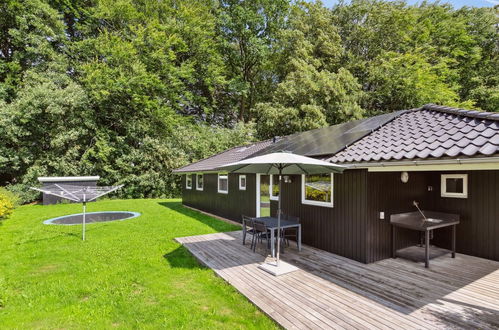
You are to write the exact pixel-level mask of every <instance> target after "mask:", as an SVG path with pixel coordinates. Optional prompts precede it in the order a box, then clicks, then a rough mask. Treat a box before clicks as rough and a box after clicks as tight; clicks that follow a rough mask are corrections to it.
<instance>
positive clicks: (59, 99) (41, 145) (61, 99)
mask: <svg viewBox="0 0 499 330" xmlns="http://www.w3.org/2000/svg"><path fill="white" fill-rule="evenodd" d="M64 70H65V66H57V65H50V66H48V68H47V69H46V70H44V71H41V72H40V71H39V70H38V68H36V69H31V70H28V71H27V72H26V73H25V77H24V81H25V83H24V84H23V86H22V87H21V88H20V89H19V91H18V93H17V96H16V98H15V99H14V100H13V101H12V102H10V103H8V104H6V103H5V102H3V103H2V102H0V131H1V132H2V139H1V141H0V155H1V156H0V172H1V173H3V175H4V180H5V181H8V182H10V183H25V184H33V183H35V182H36V178H37V177H38V176H40V175H43V174H46V173H59V175H82V174H85V173H88V172H86V171H85V166H82V165H81V164H80V163H79V161H80V155H81V154H83V153H84V152H85V148H86V146H87V145H88V142H89V141H90V140H91V139H92V136H93V133H94V131H95V127H94V124H93V120H92V119H93V118H92V113H89V112H87V111H86V109H87V106H88V103H87V95H86V94H85V91H84V90H83V89H82V88H81V86H79V85H78V84H77V83H75V82H73V81H72V80H71V79H70V78H69V77H68V76H67V75H66V74H65V72H64Z"/></svg>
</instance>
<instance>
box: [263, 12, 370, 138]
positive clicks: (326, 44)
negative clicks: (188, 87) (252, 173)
mask: <svg viewBox="0 0 499 330" xmlns="http://www.w3.org/2000/svg"><path fill="white" fill-rule="evenodd" d="M331 21H332V17H331V12H330V11H329V10H328V9H326V8H324V7H323V6H322V4H321V3H315V4H310V3H306V2H300V3H298V4H297V5H296V6H295V7H294V8H293V11H292V16H290V18H289V28H288V29H286V30H284V31H283V32H282V39H281V42H282V49H283V54H285V56H284V57H283V61H282V63H281V67H282V69H281V70H282V72H284V73H285V74H284V78H283V80H282V81H281V82H280V83H279V84H278V85H277V88H276V90H275V92H274V93H273V95H272V102H264V103H260V104H258V105H257V107H256V114H257V123H258V127H257V130H258V133H259V135H260V136H261V137H271V136H274V135H286V134H290V133H294V132H296V131H304V130H309V129H313V128H318V127H322V126H325V125H327V124H329V125H333V124H337V123H341V122H344V121H348V120H351V119H358V118H361V117H362V115H363V110H362V108H361V107H360V105H359V103H360V101H361V99H362V97H363V94H362V92H361V86H360V85H359V84H358V83H357V80H356V78H355V77H353V76H352V74H351V73H350V72H349V71H348V70H347V69H345V68H341V67H340V66H339V64H340V58H341V55H342V53H343V48H342V47H341V43H340V37H339V35H338V33H337V30H336V28H335V27H334V26H332V24H331Z"/></svg>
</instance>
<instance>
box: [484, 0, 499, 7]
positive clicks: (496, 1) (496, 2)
mask: <svg viewBox="0 0 499 330" xmlns="http://www.w3.org/2000/svg"><path fill="white" fill-rule="evenodd" d="M485 1H487V2H488V3H491V4H493V5H494V6H496V5H499V0H485Z"/></svg>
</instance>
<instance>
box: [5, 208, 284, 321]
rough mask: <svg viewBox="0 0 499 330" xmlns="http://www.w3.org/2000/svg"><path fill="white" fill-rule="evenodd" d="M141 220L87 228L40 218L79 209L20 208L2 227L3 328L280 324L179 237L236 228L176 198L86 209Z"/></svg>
mask: <svg viewBox="0 0 499 330" xmlns="http://www.w3.org/2000/svg"><path fill="white" fill-rule="evenodd" d="M98 210H107V211H110V210H120V211H121V210H123V211H136V212H140V213H142V215H141V216H140V217H138V218H134V219H130V220H125V221H115V222H109V223H97V224H89V225H88V226H87V240H86V241H85V242H82V241H81V226H80V225H76V226H61V225H44V224H42V221H43V220H46V219H49V218H52V217H55V216H60V215H65V214H71V213H80V212H81V205H70V204H61V205H54V206H40V205H33V206H22V207H20V208H18V209H17V210H16V211H15V213H14V214H13V215H12V216H11V218H9V219H7V220H5V221H3V222H1V223H0V328H2V329H5V328H19V329H26V328H51V329H53V328H112V327H114V328H189V329H190V328H274V327H276V325H275V324H274V323H273V322H272V321H271V320H270V319H268V318H267V317H266V316H265V315H264V314H263V313H261V312H260V311H259V310H258V309H257V308H256V307H254V306H253V305H252V304H251V303H249V302H248V301H247V300H246V299H245V298H244V297H243V296H242V295H240V294H239V293H237V291H235V289H233V288H232V287H231V286H230V285H228V284H226V283H225V282H224V281H223V280H222V279H220V278H218V277H216V276H215V275H214V273H213V272H212V271H211V270H210V269H207V268H204V267H202V266H200V265H199V264H198V263H197V261H196V260H195V259H194V257H192V256H191V255H190V253H189V252H188V251H187V250H186V249H185V248H183V247H182V246H180V245H179V244H178V243H176V242H175V241H174V240H173V239H174V238H175V237H180V236H189V235H196V234H206V233H214V232H221V231H230V230H235V229H237V227H235V226H233V225H230V224H227V223H224V222H222V221H219V220H216V219H213V218H211V217H208V216H204V215H202V214H200V213H198V212H195V211H191V210H189V209H186V208H184V207H182V206H181V204H180V201H179V200H151V199H148V200H104V201H101V202H97V203H91V204H89V206H88V212H92V211H98Z"/></svg>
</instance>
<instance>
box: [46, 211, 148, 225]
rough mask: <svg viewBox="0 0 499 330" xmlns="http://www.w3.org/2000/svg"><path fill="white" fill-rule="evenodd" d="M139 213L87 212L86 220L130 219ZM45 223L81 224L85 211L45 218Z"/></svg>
mask: <svg viewBox="0 0 499 330" xmlns="http://www.w3.org/2000/svg"><path fill="white" fill-rule="evenodd" d="M139 215H140V213H137V212H129V211H107V212H88V213H86V214H85V222H86V223H93V222H109V221H117V220H128V219H132V218H136V217H138V216H139ZM43 223H44V224H46V225H81V224H83V213H78V214H70V215H65V216H62V217H57V218H52V219H49V220H45V221H44V222H43Z"/></svg>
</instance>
